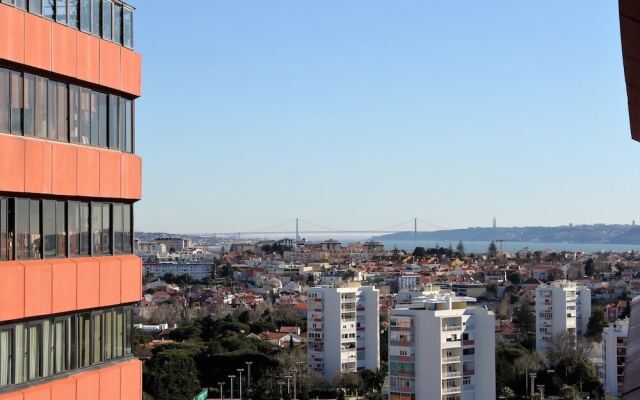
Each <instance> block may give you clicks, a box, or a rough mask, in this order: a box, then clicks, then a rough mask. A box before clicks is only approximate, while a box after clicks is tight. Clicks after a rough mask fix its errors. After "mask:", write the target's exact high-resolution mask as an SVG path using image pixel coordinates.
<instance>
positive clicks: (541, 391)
mask: <svg viewBox="0 0 640 400" xmlns="http://www.w3.org/2000/svg"><path fill="white" fill-rule="evenodd" d="M538 392H540V400H544V385H538Z"/></svg>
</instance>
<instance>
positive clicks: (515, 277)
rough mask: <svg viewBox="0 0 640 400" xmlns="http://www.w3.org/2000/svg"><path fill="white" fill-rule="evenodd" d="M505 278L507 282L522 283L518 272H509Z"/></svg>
mask: <svg viewBox="0 0 640 400" xmlns="http://www.w3.org/2000/svg"><path fill="white" fill-rule="evenodd" d="M507 279H508V280H509V282H511V283H513V284H514V285H519V284H521V283H522V275H520V273H519V272H515V271H512V272H509V273H508V274H507Z"/></svg>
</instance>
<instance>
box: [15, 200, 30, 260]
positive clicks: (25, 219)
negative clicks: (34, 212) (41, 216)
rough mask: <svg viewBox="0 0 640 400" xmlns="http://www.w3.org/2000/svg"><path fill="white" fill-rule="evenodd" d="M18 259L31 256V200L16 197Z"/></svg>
mask: <svg viewBox="0 0 640 400" xmlns="http://www.w3.org/2000/svg"><path fill="white" fill-rule="evenodd" d="M15 216H16V225H15V229H16V231H15V232H16V233H15V234H16V259H18V260H24V259H27V258H29V200H28V199H15Z"/></svg>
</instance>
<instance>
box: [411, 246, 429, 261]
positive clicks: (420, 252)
mask: <svg viewBox="0 0 640 400" xmlns="http://www.w3.org/2000/svg"><path fill="white" fill-rule="evenodd" d="M426 255H427V251H426V250H425V248H424V247H420V246H418V247H416V248H415V249H414V250H413V256H414V257H416V258H424V257H425V256H426Z"/></svg>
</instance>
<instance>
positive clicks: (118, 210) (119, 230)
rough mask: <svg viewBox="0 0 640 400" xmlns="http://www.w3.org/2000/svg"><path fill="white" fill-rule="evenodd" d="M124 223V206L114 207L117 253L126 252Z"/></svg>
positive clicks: (114, 236)
mask: <svg viewBox="0 0 640 400" xmlns="http://www.w3.org/2000/svg"><path fill="white" fill-rule="evenodd" d="M123 230H124V221H123V214H122V204H114V205H113V251H114V252H115V253H122V252H124V245H123V238H124V231H123Z"/></svg>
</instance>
